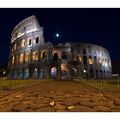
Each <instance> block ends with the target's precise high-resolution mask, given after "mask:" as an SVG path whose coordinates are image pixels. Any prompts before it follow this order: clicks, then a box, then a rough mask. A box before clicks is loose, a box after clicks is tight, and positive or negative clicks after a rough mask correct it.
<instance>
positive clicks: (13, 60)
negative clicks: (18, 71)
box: [12, 56, 15, 65]
mask: <svg viewBox="0 0 120 120" xmlns="http://www.w3.org/2000/svg"><path fill="white" fill-rule="evenodd" d="M14 63H15V57H14V56H13V57H12V65H13V64H14Z"/></svg>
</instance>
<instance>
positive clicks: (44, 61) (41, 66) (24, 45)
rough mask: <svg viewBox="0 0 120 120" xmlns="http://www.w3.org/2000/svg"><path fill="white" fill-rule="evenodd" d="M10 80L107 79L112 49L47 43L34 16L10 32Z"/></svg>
mask: <svg viewBox="0 0 120 120" xmlns="http://www.w3.org/2000/svg"><path fill="white" fill-rule="evenodd" d="M11 36H12V38H11V47H10V55H9V63H8V66H9V69H10V72H9V78H11V79H31V78H34V79H66V80H67V79H68V80H69V79H70V80H72V79H83V78H86V79H108V78H111V75H112V66H111V59H110V54H109V52H108V51H107V50H106V49H105V48H103V47H101V46H99V45H95V44H90V43H75V42H69V43H64V44H62V43H61V44H58V45H53V44H52V43H51V42H45V41H44V36H43V27H41V26H40V25H39V22H38V20H37V18H36V17H35V16H34V15H33V16H30V17H28V18H26V19H24V20H22V21H21V22H20V23H19V24H17V25H16V26H15V28H14V29H13V31H12V34H11Z"/></svg>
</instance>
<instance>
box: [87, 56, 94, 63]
mask: <svg viewBox="0 0 120 120" xmlns="http://www.w3.org/2000/svg"><path fill="white" fill-rule="evenodd" d="M88 62H89V64H90V65H92V64H93V61H92V56H89V59H88Z"/></svg>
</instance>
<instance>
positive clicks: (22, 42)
mask: <svg viewBox="0 0 120 120" xmlns="http://www.w3.org/2000/svg"><path fill="white" fill-rule="evenodd" d="M24 47H25V40H22V41H21V48H24Z"/></svg>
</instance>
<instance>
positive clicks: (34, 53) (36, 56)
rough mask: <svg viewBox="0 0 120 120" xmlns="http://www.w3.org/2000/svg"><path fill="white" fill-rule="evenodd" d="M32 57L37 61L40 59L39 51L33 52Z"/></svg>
mask: <svg viewBox="0 0 120 120" xmlns="http://www.w3.org/2000/svg"><path fill="white" fill-rule="evenodd" d="M32 59H33V61H37V60H38V53H37V51H34V52H33V55H32Z"/></svg>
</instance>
